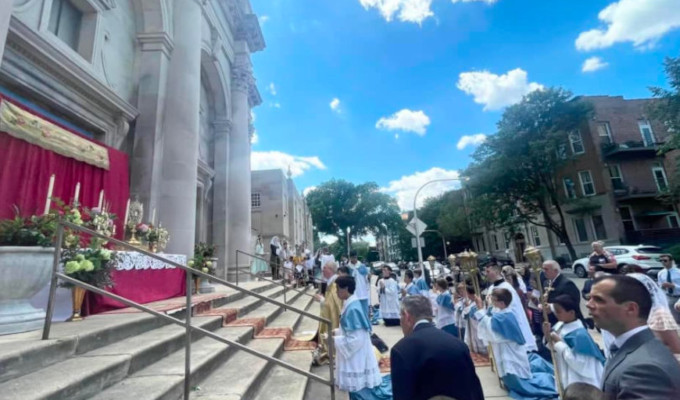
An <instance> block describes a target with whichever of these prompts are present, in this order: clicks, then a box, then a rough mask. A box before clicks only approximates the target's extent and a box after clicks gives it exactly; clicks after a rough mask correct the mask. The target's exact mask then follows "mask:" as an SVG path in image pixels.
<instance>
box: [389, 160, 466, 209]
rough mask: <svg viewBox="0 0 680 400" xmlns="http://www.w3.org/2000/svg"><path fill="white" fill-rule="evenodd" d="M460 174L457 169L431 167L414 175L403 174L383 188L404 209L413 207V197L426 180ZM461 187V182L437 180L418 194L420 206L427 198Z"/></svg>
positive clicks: (457, 176) (452, 176) (456, 176)
mask: <svg viewBox="0 0 680 400" xmlns="http://www.w3.org/2000/svg"><path fill="white" fill-rule="evenodd" d="M459 177H460V174H459V173H458V171H456V170H446V169H442V168H439V167H434V168H430V169H428V170H427V171H424V172H416V173H414V174H413V175H406V176H402V177H401V179H398V180H395V181H390V183H389V185H388V186H387V187H384V188H381V190H382V191H383V192H385V193H389V194H392V195H393V196H395V197H396V198H397V203H399V207H401V209H402V210H412V209H413V197H414V196H415V194H416V191H418V189H419V188H420V187H421V186H423V184H425V183H426V182H429V181H431V180H434V179H449V178H456V179H458V178H459ZM459 187H460V182H458V181H449V182H435V183H431V184H429V185H427V186H426V187H425V188H424V189H423V190H421V191H420V194H419V195H418V204H417V206H418V207H421V206H422V205H423V203H424V202H425V199H427V198H429V197H434V196H437V195H439V194H442V193H443V192H445V191H447V190H451V189H456V188H459Z"/></svg>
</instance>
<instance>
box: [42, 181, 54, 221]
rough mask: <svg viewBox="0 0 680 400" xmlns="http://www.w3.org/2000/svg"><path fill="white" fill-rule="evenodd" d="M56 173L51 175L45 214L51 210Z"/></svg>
mask: <svg viewBox="0 0 680 400" xmlns="http://www.w3.org/2000/svg"><path fill="white" fill-rule="evenodd" d="M54 178H55V176H54V174H52V176H50V185H49V187H48V188H47V200H45V212H44V214H45V215H47V213H49V212H50V204H51V203H52V191H53V190H54Z"/></svg>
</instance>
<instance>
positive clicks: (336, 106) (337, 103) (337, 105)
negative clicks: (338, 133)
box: [329, 97, 342, 114]
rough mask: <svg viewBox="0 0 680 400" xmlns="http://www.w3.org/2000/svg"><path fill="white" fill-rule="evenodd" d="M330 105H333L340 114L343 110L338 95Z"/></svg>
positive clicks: (334, 109)
mask: <svg viewBox="0 0 680 400" xmlns="http://www.w3.org/2000/svg"><path fill="white" fill-rule="evenodd" d="M329 106H330V107H331V110H333V111H335V112H336V113H338V114H340V113H341V112H342V110H341V109H340V99H338V98H337V97H335V98H333V100H331V102H330V104H329Z"/></svg>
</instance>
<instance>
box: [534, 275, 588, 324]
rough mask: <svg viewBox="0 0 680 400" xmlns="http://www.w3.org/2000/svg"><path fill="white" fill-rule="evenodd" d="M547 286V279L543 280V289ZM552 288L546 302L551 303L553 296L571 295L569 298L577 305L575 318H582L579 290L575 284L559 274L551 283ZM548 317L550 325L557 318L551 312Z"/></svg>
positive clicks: (554, 322) (555, 321)
mask: <svg viewBox="0 0 680 400" xmlns="http://www.w3.org/2000/svg"><path fill="white" fill-rule="evenodd" d="M547 287H548V280H547V279H546V280H545V281H544V282H543V289H544V290H545V288H547ZM552 288H553V290H551V291H550V292H549V293H548V303H552V302H553V300H554V299H555V297H557V296H560V295H563V294H566V295H567V296H569V297H571V299H572V300H573V301H574V302H575V303H576V304H578V305H579V308H578V309H577V313H576V318H578V319H583V314H581V307H580V304H581V292H580V291H579V290H578V287H576V284H575V283H574V282H572V281H571V280H569V278H567V277H566V276H564V275H562V274H559V275H558V276H557V278H555V281H554V282H553V284H552ZM548 319H549V320H550V325H555V324H556V323H557V318H556V317H555V315H554V314H553V313H550V314H548Z"/></svg>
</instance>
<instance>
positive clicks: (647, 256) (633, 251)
mask: <svg viewBox="0 0 680 400" xmlns="http://www.w3.org/2000/svg"><path fill="white" fill-rule="evenodd" d="M604 249H605V250H607V251H608V252H610V253H611V254H612V255H614V257H616V263H617V267H618V269H619V270H621V268H623V267H624V266H625V265H626V264H637V265H639V266H640V267H642V268H643V269H644V270H645V272H646V273H647V275H649V276H650V277H651V278H653V279H654V280H656V275H657V274H658V273H659V271H661V269H662V268H663V265H661V262H659V257H660V256H661V255H662V254H664V253H663V251H662V250H661V248H660V247H656V246H648V245H644V244H639V245H637V246H607V247H605V248H604ZM588 261H589V258H588V257H585V258H579V259H578V260H576V261H574V264H572V266H571V268H572V270H573V271H574V274H576V276H578V277H579V278H585V277H586V276H587V275H588Z"/></svg>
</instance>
